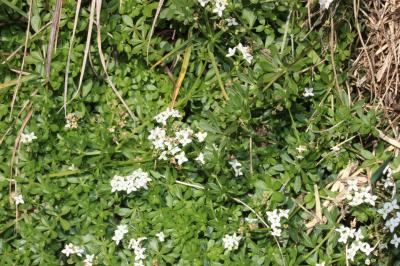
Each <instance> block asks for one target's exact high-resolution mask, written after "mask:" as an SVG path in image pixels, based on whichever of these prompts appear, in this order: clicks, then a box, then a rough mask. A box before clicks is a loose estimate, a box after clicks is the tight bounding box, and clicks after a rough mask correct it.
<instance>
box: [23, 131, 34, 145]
mask: <svg viewBox="0 0 400 266" xmlns="http://www.w3.org/2000/svg"><path fill="white" fill-rule="evenodd" d="M35 139H37V137H36V136H35V132H31V133H27V134H24V133H22V134H21V142H22V143H24V144H29V143H32V141H33V140H35Z"/></svg>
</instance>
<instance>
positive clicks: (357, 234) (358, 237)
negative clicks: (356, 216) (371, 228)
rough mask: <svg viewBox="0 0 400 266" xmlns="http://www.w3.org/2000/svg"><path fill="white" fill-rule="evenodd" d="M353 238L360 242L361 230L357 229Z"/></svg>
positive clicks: (361, 237)
mask: <svg viewBox="0 0 400 266" xmlns="http://www.w3.org/2000/svg"><path fill="white" fill-rule="evenodd" d="M354 238H355V239H356V240H357V241H359V240H362V239H363V238H364V236H363V234H362V231H361V228H359V229H358V230H357V231H355V232H354Z"/></svg>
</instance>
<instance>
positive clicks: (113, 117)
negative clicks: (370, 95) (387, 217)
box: [0, 0, 400, 265]
mask: <svg viewBox="0 0 400 266" xmlns="http://www.w3.org/2000/svg"><path fill="white" fill-rule="evenodd" d="M6 2H7V4H3V3H6ZM27 2H29V1H17V0H15V1H0V7H1V8H0V43H1V47H0V62H3V61H4V63H3V64H0V73H1V75H0V83H1V84H0V132H1V135H0V136H1V137H0V147H1V149H0V224H1V226H0V264H1V265H59V264H60V263H61V264H62V265H66V264H74V263H76V264H77V265H83V264H82V259H79V258H78V257H76V256H72V257H70V258H67V257H66V256H65V255H64V254H62V253H61V250H62V249H63V248H64V246H65V245H66V244H68V243H70V242H71V243H74V244H75V245H79V246H82V247H84V249H85V251H86V252H87V253H88V254H95V256H96V259H95V262H96V263H98V264H99V265H103V264H104V265H132V264H133V261H134V255H133V253H132V251H131V250H129V249H127V248H126V247H127V243H124V244H123V245H121V244H120V245H116V243H115V242H114V241H113V240H112V237H113V234H114V231H115V229H116V227H117V226H118V225H120V224H127V225H129V233H128V236H127V239H128V238H138V237H141V236H146V237H147V238H148V239H147V240H146V241H145V242H143V243H144V244H143V245H145V246H146V248H147V251H146V253H147V256H148V258H147V260H146V264H145V265H315V264H316V263H318V262H321V261H325V262H326V264H327V265H346V256H345V246H344V245H342V244H340V243H338V237H337V233H336V232H335V231H334V228H336V227H337V226H338V224H340V223H345V224H350V222H351V221H352V220H353V219H354V218H356V219H357V225H359V226H363V227H365V228H367V230H368V234H365V235H366V236H368V237H366V238H367V239H368V241H369V242H371V243H379V242H385V243H386V242H388V240H390V239H389V238H388V237H385V236H384V234H383V233H380V231H379V230H381V229H382V228H381V227H379V226H380V225H381V223H382V218H381V217H380V216H379V215H377V214H376V211H375V210H374V209H373V208H369V207H366V206H361V207H360V206H357V207H354V208H349V207H348V206H343V205H342V206H341V207H342V209H340V208H339V207H335V208H333V209H332V210H328V209H324V210H323V216H324V217H326V223H325V224H317V225H316V226H315V227H314V228H313V230H312V231H311V232H310V233H308V232H307V229H306V227H305V224H306V223H307V222H308V221H310V220H311V219H312V218H313V213H314V212H315V206H316V199H315V192H314V185H316V184H317V185H318V188H319V196H320V197H321V199H332V198H334V197H335V196H336V194H335V193H334V192H332V191H331V190H330V189H328V188H327V185H328V184H329V183H331V182H334V181H335V180H336V177H337V175H338V173H339V171H340V170H342V169H343V168H345V167H346V166H347V165H348V164H349V162H350V161H361V162H362V164H361V167H362V168H364V169H368V170H372V171H375V170H378V172H382V171H383V168H379V167H380V166H381V165H382V164H383V162H385V160H386V159H388V158H391V154H390V152H388V151H386V150H385V146H384V144H383V143H378V144H377V145H376V146H377V147H375V150H374V147H373V145H372V142H371V140H372V138H373V136H374V135H376V130H375V128H376V126H377V123H378V120H379V119H380V114H379V113H377V112H376V111H374V110H373V109H370V110H368V111H366V109H365V108H364V102H362V101H359V99H358V98H357V97H356V96H355V95H353V94H352V93H351V92H348V91H347V89H346V90H345V89H344V88H346V81H347V76H346V68H347V65H348V60H349V59H350V57H351V55H352V53H353V49H354V47H353V44H354V42H355V41H356V37H357V34H356V32H355V28H354V27H353V26H352V27H350V25H351V23H353V21H352V19H351V18H352V16H353V15H352V14H353V11H352V10H351V3H347V2H351V1H341V2H340V3H339V4H338V5H337V6H335V7H334V6H333V5H332V7H331V10H327V11H325V10H321V12H320V13H319V14H318V15H317V17H313V18H311V20H312V23H313V28H312V29H310V28H309V26H308V15H309V13H308V10H307V7H306V6H305V3H304V1H299V0H284V1H256V0H254V1H232V2H229V5H228V6H227V8H226V10H225V11H224V15H223V19H221V18H219V17H218V16H217V15H216V14H215V13H213V12H212V8H211V7H210V5H208V6H207V7H205V8H202V7H201V6H200V4H199V3H198V2H197V1H194V0H191V1H181V0H176V1H165V3H164V6H163V7H162V9H161V13H160V16H159V18H158V19H157V22H156V28H155V31H154V34H153V36H152V38H151V40H150V41H149V34H150V29H151V25H152V22H153V19H154V16H155V12H156V9H157V6H158V2H151V3H150V2H146V1H141V0H120V1H116V0H113V1H103V5H102V10H101V18H100V19H101V37H102V38H101V44H102V48H103V52H104V55H105V59H106V62H107V71H108V74H109V75H110V77H111V80H112V82H113V83H114V84H115V86H116V88H117V90H118V91H119V92H120V93H121V95H122V97H123V99H124V100H125V101H126V103H127V105H128V106H129V108H130V109H131V110H132V111H133V113H134V115H135V117H134V118H133V119H131V118H130V117H129V116H128V114H127V113H126V110H125V109H124V107H123V105H122V103H121V102H120V101H119V100H118V98H117V97H116V95H115V94H114V93H113V91H112V90H111V88H110V87H109V85H108V83H107V81H106V78H105V73H104V71H103V69H102V67H101V62H100V57H99V51H98V46H97V39H96V38H97V28H96V26H94V29H93V33H92V41H91V44H90V49H89V51H90V55H89V60H88V63H87V66H86V71H85V74H84V81H83V85H82V88H81V90H80V91H77V84H78V80H79V75H80V72H81V66H82V61H83V53H84V50H85V43H86V38H87V30H88V24H89V17H90V15H89V14H90V1H82V9H81V12H80V16H79V21H78V24H77V28H76V38H75V42H74V43H73V49H72V54H71V58H70V59H71V65H70V68H69V69H70V71H69V78H68V93H67V109H66V113H67V114H73V117H74V119H76V122H77V128H66V127H65V125H66V124H67V122H68V121H67V120H66V116H65V114H64V110H63V109H62V107H63V104H64V102H63V99H64V98H63V97H64V95H63V93H64V75H65V69H66V62H67V58H68V49H69V45H70V40H71V35H72V30H73V21H74V16H75V8H76V3H75V1H63V2H64V3H63V9H62V15H61V21H60V29H59V33H58V42H57V49H56V50H55V52H54V55H53V56H52V58H53V59H52V64H51V75H50V80H49V82H48V83H46V82H45V77H44V73H45V71H44V69H45V59H46V57H47V56H48V55H46V51H47V45H48V40H49V34H50V30H51V29H50V28H51V26H49V25H48V23H49V22H51V20H52V16H53V14H52V12H53V10H54V6H55V1H54V0H53V1H42V0H33V1H32V3H33V5H32V17H31V28H30V31H29V36H28V48H27V51H28V53H27V55H26V57H25V66H24V69H23V71H24V75H23V78H22V84H21V88H20V90H19V92H18V94H17V98H16V103H15V105H14V108H13V110H12V109H11V99H12V97H13V96H12V95H13V92H14V90H15V86H7V87H5V88H2V87H1V85H2V84H6V83H7V82H10V81H13V80H17V78H18V74H16V73H15V72H16V70H19V69H20V67H21V62H22V60H23V49H24V48H23V46H24V42H25V30H26V26H27V16H26V15H25V14H28V10H29V6H28V3H27ZM311 9H312V10H311V11H312V13H314V12H315V13H318V11H319V6H318V5H315V6H312V7H311ZM331 16H332V18H333V20H334V21H335V25H334V30H335V34H336V43H335V47H336V48H335V51H334V52H333V55H334V57H333V58H332V57H331V53H330V49H331V47H330V45H329V42H330V30H331V28H330V18H331ZM230 17H233V18H236V20H237V21H238V24H239V25H237V26H230V27H228V26H227V22H226V21H225V20H224V19H226V18H230ZM349 20H350V21H349ZM9 21H14V22H15V23H9ZM2 23H5V24H6V26H3V25H2ZM43 27H44V28H43ZM238 43H242V44H243V45H246V46H248V47H250V50H251V54H252V55H253V56H254V59H253V62H252V63H251V64H249V63H248V62H246V61H245V60H243V59H242V58H241V55H240V54H239V53H238V52H236V55H235V56H233V57H226V54H227V53H228V48H232V47H235V46H236V45H238ZM148 45H149V48H150V49H149V53H148V54H147V46H148ZM20 46H22V48H19V47H20ZM189 46H191V47H192V52H191V56H190V59H189V66H188V69H187V72H186V75H185V78H184V80H183V83H182V86H181V87H180V90H179V95H178V98H177V102H176V108H177V109H178V110H179V111H180V112H181V113H182V114H183V118H182V121H183V122H185V123H186V124H187V125H189V126H191V127H192V128H193V129H196V130H201V131H206V132H207V133H208V136H207V139H206V142H205V143H204V145H202V146H198V147H195V148H193V149H194V150H191V151H190V152H191V153H189V155H191V156H195V154H197V153H198V152H200V151H202V152H204V154H205V158H206V164H205V165H204V166H201V167H200V166H199V165H198V164H196V163H195V162H193V160H191V161H189V162H188V163H186V164H184V165H183V166H182V167H179V166H177V165H173V164H171V163H169V162H166V161H158V160H157V159H156V158H157V156H156V155H157V154H156V152H155V151H154V150H153V147H152V145H151V142H150V141H149V140H148V135H149V131H150V130H151V129H152V128H154V121H153V118H154V116H155V115H157V114H158V113H160V112H161V111H164V110H165V109H166V108H167V107H168V106H170V104H171V101H172V95H173V91H174V88H175V86H174V83H173V82H171V80H170V77H169V75H172V76H173V77H174V80H175V81H176V80H177V78H178V75H179V73H180V68H181V65H182V58H183V56H184V52H185V49H186V48H187V47H189ZM16 49H19V50H18V51H17V53H16V54H15V55H13V56H11V57H10V58H8V57H9V56H10V55H11V53H12V52H13V51H15V50H16ZM213 60H215V64H214V63H213ZM333 60H334V61H335V64H333ZM157 62H161V63H157ZM155 64H157V66H155V67H153V68H152V66H154V65H155ZM335 66H336V72H337V73H338V75H337V76H335V75H334V70H333V68H334V67H335ZM25 72H26V73H25ZM28 78H29V79H30V80H28ZM335 79H336V80H335ZM336 82H337V84H336ZM309 87H310V88H313V89H314V97H304V96H303V93H304V91H305V88H309ZM222 88H223V89H224V90H226V91H227V95H228V97H229V100H225V99H224V97H223V93H222V91H221V89H222ZM36 90H37V92H36V93H33V92H34V91H36ZM75 94H76V97H74V95H75ZM11 110H12V111H11ZM29 110H32V111H33V114H32V117H31V118H30V120H29V122H28V124H27V126H26V127H25V129H24V132H25V133H27V132H35V134H36V136H37V139H36V140H34V141H33V142H32V143H30V144H22V143H21V144H20V147H19V149H18V151H17V152H16V160H15V161H14V162H13V168H12V169H10V163H11V158H12V154H13V149H14V142H15V140H16V138H17V136H18V134H19V133H18V131H19V129H20V128H21V126H22V124H23V121H24V119H25V117H26V115H27V113H28V112H29ZM299 147H304V148H305V151H302V152H300V151H299V150H298V148H299ZM334 147H340V149H339V150H336V149H333V148H334ZM233 158H236V159H237V160H238V161H239V162H241V163H242V167H243V172H244V175H243V176H239V177H235V176H234V174H233V171H232V168H231V166H230V165H229V163H228V162H229V161H230V160H232V159H233ZM399 163H400V162H399V160H398V159H395V160H394V162H393V163H392V164H393V166H394V167H397V166H398V164H399ZM385 164H386V163H385ZM138 168H142V169H143V170H145V171H146V172H149V173H150V176H151V179H152V181H151V182H150V183H149V188H148V189H147V190H140V191H137V192H134V193H132V194H128V195H127V194H126V193H111V187H110V180H111V179H112V177H113V176H114V175H126V174H128V173H130V172H132V171H133V170H135V169H138ZM11 170H12V171H11ZM395 177H396V178H398V175H397V176H395ZM10 178H12V179H13V180H15V182H16V183H17V187H15V186H14V182H11V180H10ZM375 180H376V179H375V178H374V181H375ZM176 181H180V182H184V183H185V184H189V185H190V184H192V185H193V184H194V185H197V186H198V187H197V188H196V187H192V186H188V185H185V184H182V183H179V182H178V183H177V182H176ZM10 182H11V184H12V186H11V187H12V190H15V189H16V190H17V191H20V192H21V194H22V195H23V197H24V201H25V203H24V204H21V205H19V206H18V210H17V216H18V219H16V207H15V204H14V203H13V202H12V201H10V200H9V195H10V194H9V193H10V191H9V183H10ZM380 189H381V188H378V189H375V192H376V193H377V194H378V193H380V194H379V196H381V199H382V200H383V199H385V200H387V199H388V198H389V196H388V194H387V193H386V192H385V191H381V190H380ZM385 193H386V194H385ZM235 199H240V200H241V201H242V202H244V203H245V204H247V205H249V206H250V207H251V208H252V209H254V211H255V212H257V214H260V215H261V216H262V217H264V219H265V217H266V216H265V212H266V211H267V210H273V209H275V208H280V209H291V212H290V216H289V219H288V220H287V221H286V222H285V223H284V228H283V232H282V236H281V237H279V239H278V240H279V243H280V246H278V245H277V243H276V242H275V241H274V238H273V237H272V236H271V233H270V229H269V228H267V227H265V226H264V225H263V224H262V223H257V225H254V224H252V223H248V222H246V221H245V220H244V218H246V217H250V218H253V219H254V218H256V216H255V214H254V213H253V212H252V211H251V210H249V209H248V208H247V207H246V206H244V205H243V204H240V203H239V202H238V201H236V200H235ZM305 209H307V211H305ZM342 213H344V214H345V215H344V216H343V215H342ZM160 231H163V232H164V233H165V235H166V241H165V242H159V241H158V240H157V237H156V234H157V233H158V232H160ZM233 232H239V233H240V234H241V235H242V237H243V238H242V240H241V242H240V246H239V249H238V250H234V251H227V250H225V249H224V245H223V243H222V240H221V239H222V238H223V237H224V235H226V234H231V233H233ZM124 241H125V240H124ZM125 242H126V241H125ZM124 247H125V248H124ZM281 251H282V253H283V256H281V254H280V253H281ZM396 252H397V253H398V251H396V250H384V251H382V252H381V253H378V255H376V256H374V257H373V258H371V261H373V263H376V265H378V262H379V261H380V263H381V264H379V265H385V264H384V263H386V265H394V263H395V262H394V258H395V256H396ZM364 261H365V257H362V256H358V257H356V260H355V264H357V265H360V264H363V263H364Z"/></svg>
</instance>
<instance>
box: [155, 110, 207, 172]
mask: <svg viewBox="0 0 400 266" xmlns="http://www.w3.org/2000/svg"><path fill="white" fill-rule="evenodd" d="M170 117H173V118H179V117H181V115H180V114H179V112H178V111H177V110H174V109H172V108H168V109H167V110H166V111H164V112H161V113H159V114H158V115H157V116H155V117H154V119H155V120H156V121H157V122H158V123H159V124H161V125H162V126H163V127H155V128H154V129H152V130H151V131H150V135H149V136H148V139H149V140H150V141H151V142H152V144H153V146H154V148H155V149H156V150H157V151H159V152H160V155H159V157H158V159H159V160H169V161H171V162H173V163H177V164H178V165H182V164H183V163H185V162H187V161H189V159H188V158H187V156H186V153H185V151H184V150H183V148H184V147H185V146H186V145H188V144H190V143H192V142H193V141H192V138H193V137H195V138H196V139H197V141H198V142H204V141H205V138H206V137H207V132H197V133H195V134H194V132H193V130H192V129H190V128H181V129H179V130H173V132H172V133H170V134H168V131H167V128H166V126H167V120H168V118H170ZM195 160H196V161H197V162H198V163H199V164H205V160H204V154H203V153H199V155H198V156H197V157H196V158H195Z"/></svg>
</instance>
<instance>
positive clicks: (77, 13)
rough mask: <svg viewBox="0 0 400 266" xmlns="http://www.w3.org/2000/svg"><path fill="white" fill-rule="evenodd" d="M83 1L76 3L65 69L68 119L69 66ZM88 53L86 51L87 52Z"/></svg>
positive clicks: (65, 105)
mask: <svg viewBox="0 0 400 266" xmlns="http://www.w3.org/2000/svg"><path fill="white" fill-rule="evenodd" d="M81 2H82V0H78V1H77V3H76V10H75V19H74V28H73V30H72V36H71V42H70V44H69V49H68V58H67V66H66V67H65V78H64V115H65V117H67V95H68V75H69V65H70V62H71V53H72V47H73V46H74V39H75V32H76V26H77V25H78V17H79V11H80V9H81ZM85 51H86V50H85Z"/></svg>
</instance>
